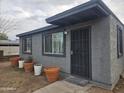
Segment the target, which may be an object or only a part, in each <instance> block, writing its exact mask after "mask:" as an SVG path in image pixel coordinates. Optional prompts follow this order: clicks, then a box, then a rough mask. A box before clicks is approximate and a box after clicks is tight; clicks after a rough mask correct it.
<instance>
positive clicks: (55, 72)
mask: <svg viewBox="0 0 124 93" xmlns="http://www.w3.org/2000/svg"><path fill="white" fill-rule="evenodd" d="M44 72H45V75H46V77H47V80H48V81H49V82H55V81H56V80H58V79H59V72H60V68H59V67H46V68H45V69H44Z"/></svg>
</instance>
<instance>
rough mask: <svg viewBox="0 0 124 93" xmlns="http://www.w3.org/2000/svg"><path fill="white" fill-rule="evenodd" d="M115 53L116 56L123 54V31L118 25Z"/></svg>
mask: <svg viewBox="0 0 124 93" xmlns="http://www.w3.org/2000/svg"><path fill="white" fill-rule="evenodd" d="M117 55H118V58H120V57H121V56H122V55H123V33H122V29H121V28H120V27H119V26H117Z"/></svg>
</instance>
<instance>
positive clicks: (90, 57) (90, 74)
mask: <svg viewBox="0 0 124 93" xmlns="http://www.w3.org/2000/svg"><path fill="white" fill-rule="evenodd" d="M86 28H88V29H89V73H88V74H89V77H88V78H85V79H87V80H92V42H91V38H92V37H91V28H92V26H85V27H80V28H77V29H74V30H71V31H70V32H71V33H70V34H72V31H75V30H80V29H86ZM71 40H72V39H71V35H70V45H72V42H71ZM70 47H71V48H70V51H71V50H72V46H70ZM71 57H72V56H71V54H70V62H71V64H70V67H71V68H72V66H71V65H72V58H71ZM71 68H70V72H71V75H73V74H72V69H71ZM73 76H77V75H73ZM77 77H80V76H77ZM81 78H83V77H81Z"/></svg>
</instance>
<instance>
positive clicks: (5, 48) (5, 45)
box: [0, 40, 19, 56]
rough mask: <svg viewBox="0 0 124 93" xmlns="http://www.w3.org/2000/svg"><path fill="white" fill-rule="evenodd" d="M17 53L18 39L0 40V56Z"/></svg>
mask: <svg viewBox="0 0 124 93" xmlns="http://www.w3.org/2000/svg"><path fill="white" fill-rule="evenodd" d="M15 55H19V41H18V40H16V41H11V40H0V56H15Z"/></svg>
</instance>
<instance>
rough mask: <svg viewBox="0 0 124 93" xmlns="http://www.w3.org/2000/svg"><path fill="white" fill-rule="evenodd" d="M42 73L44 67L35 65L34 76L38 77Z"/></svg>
mask: <svg viewBox="0 0 124 93" xmlns="http://www.w3.org/2000/svg"><path fill="white" fill-rule="evenodd" d="M41 72H42V65H41V64H35V65H34V75H36V76H38V75H40V74H41Z"/></svg>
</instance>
